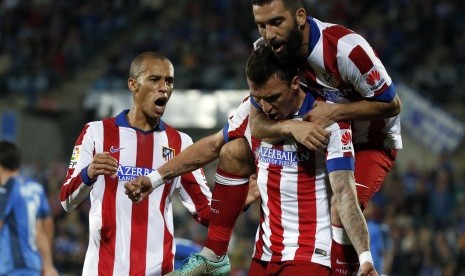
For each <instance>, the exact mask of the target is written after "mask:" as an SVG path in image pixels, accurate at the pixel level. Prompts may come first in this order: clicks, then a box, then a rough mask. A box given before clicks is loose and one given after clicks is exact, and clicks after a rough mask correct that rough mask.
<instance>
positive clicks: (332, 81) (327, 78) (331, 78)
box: [323, 73, 339, 87]
mask: <svg viewBox="0 0 465 276" xmlns="http://www.w3.org/2000/svg"><path fill="white" fill-rule="evenodd" d="M323 78H324V79H325V82H326V83H327V84H329V85H330V86H331V87H337V86H338V85H339V80H338V79H337V78H336V77H335V76H334V75H333V74H330V73H323Z"/></svg>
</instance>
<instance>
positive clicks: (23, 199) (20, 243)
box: [0, 142, 57, 276]
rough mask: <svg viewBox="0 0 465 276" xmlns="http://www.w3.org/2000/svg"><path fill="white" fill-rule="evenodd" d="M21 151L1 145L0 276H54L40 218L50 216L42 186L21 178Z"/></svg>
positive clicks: (12, 145)
mask: <svg viewBox="0 0 465 276" xmlns="http://www.w3.org/2000/svg"><path fill="white" fill-rule="evenodd" d="M20 163H21V158H20V151H19V149H18V148H17V147H16V146H15V145H14V144H12V143H9V142H0V275H13V276H19V275H21V276H22V275H27V276H30V275H31V276H34V275H47V276H48V275H57V272H56V270H55V268H54V267H53V264H52V260H51V249H50V243H49V241H48V238H47V236H46V233H45V231H44V230H43V225H42V219H43V218H45V217H47V216H49V215H50V208H49V206H48V203H47V200H46V197H45V194H44V190H43V187H42V186H41V185H40V184H39V183H37V182H35V181H32V180H30V179H26V178H24V177H20V176H19V175H18V174H19V167H20Z"/></svg>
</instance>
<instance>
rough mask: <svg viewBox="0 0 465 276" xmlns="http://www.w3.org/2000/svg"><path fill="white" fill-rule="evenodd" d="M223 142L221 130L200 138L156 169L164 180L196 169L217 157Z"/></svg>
mask: <svg viewBox="0 0 465 276" xmlns="http://www.w3.org/2000/svg"><path fill="white" fill-rule="evenodd" d="M224 144H225V141H224V138H223V131H222V130H221V131H219V132H217V133H215V134H212V135H210V136H207V137H205V138H202V139H200V140H199V141H197V142H196V143H194V144H192V145H190V146H189V147H187V148H186V149H185V150H183V151H182V152H181V153H180V154H179V155H177V156H176V157H175V158H173V159H172V160H171V161H170V162H167V163H165V164H163V166H161V167H160V168H158V169H157V170H158V173H160V175H161V176H162V178H163V180H164V181H167V180H171V179H173V178H175V177H177V176H180V175H182V174H185V173H188V172H192V171H194V170H197V169H199V168H201V167H202V166H204V165H206V164H208V163H210V162H212V161H213V160H215V159H216V158H218V157H219V156H220V151H221V148H222V147H223V146H224Z"/></svg>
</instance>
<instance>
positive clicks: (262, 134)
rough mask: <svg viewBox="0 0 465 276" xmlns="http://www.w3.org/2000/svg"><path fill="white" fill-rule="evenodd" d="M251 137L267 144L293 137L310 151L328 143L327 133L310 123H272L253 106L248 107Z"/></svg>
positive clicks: (292, 121)
mask: <svg viewBox="0 0 465 276" xmlns="http://www.w3.org/2000/svg"><path fill="white" fill-rule="evenodd" d="M250 125H251V132H252V136H253V137H256V138H258V139H261V140H264V141H267V142H269V143H276V142H278V141H280V140H283V139H286V138H289V137H294V139H296V140H297V142H299V143H301V144H302V145H304V146H305V147H307V148H308V149H310V150H316V149H318V148H323V147H324V146H325V145H326V144H327V143H328V138H329V132H328V131H327V130H325V129H324V128H323V127H321V126H319V125H316V124H315V123H312V122H305V121H298V120H291V119H289V120H280V121H273V120H270V119H268V118H267V116H266V114H265V113H263V112H262V111H260V110H258V109H257V108H256V107H254V106H253V105H252V106H251V107H250Z"/></svg>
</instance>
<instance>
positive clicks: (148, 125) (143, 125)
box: [127, 109, 160, 131]
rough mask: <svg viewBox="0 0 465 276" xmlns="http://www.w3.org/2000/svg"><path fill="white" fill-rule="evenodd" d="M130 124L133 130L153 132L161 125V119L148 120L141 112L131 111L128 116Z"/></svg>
mask: <svg viewBox="0 0 465 276" xmlns="http://www.w3.org/2000/svg"><path fill="white" fill-rule="evenodd" d="M127 118H128V122H129V124H130V125H131V127H133V128H137V129H140V130H143V131H150V130H153V129H154V128H155V127H156V126H157V125H158V124H159V123H160V119H159V118H148V117H147V116H145V115H144V114H142V113H140V112H133V110H132V109H131V110H130V111H129V112H128V114H127Z"/></svg>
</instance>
